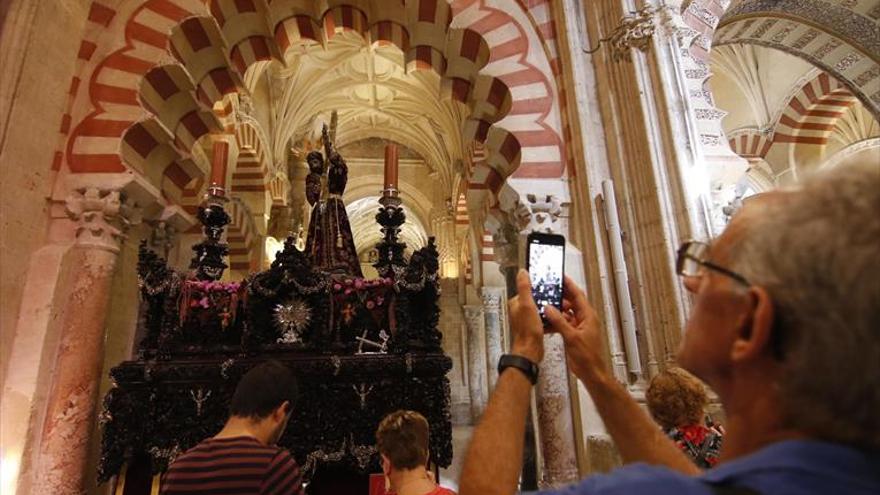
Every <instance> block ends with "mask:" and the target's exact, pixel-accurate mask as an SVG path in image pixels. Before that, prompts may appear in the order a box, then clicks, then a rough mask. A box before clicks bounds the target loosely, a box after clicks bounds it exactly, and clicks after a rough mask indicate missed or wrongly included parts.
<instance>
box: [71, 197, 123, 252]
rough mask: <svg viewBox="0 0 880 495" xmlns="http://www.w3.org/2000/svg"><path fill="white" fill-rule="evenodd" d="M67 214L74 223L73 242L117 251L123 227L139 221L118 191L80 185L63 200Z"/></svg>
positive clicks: (121, 238)
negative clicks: (75, 225) (75, 224)
mask: <svg viewBox="0 0 880 495" xmlns="http://www.w3.org/2000/svg"><path fill="white" fill-rule="evenodd" d="M65 203H66V205H65V206H66V210H67V215H68V216H69V217H70V218H71V219H73V220H75V221H76V222H77V227H76V244H77V245H79V246H87V247H95V248H99V249H106V250H109V251H113V252H119V244H120V242H122V240H124V239H125V232H124V231H125V230H126V229H127V228H128V226H129V225H131V224H132V223H139V221H140V218H139V217H140V212H139V211H138V209H137V208H134V207H132V206H131V205H126V204H125V202H124V200H123V198H122V196H121V195H120V192H119V191H118V190H112V189H110V190H108V189H101V188H98V187H83V188H79V189H76V190H74V191H73V192H71V193H70V195H69V196H68V197H67V199H66V200H65Z"/></svg>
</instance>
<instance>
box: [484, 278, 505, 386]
mask: <svg viewBox="0 0 880 495" xmlns="http://www.w3.org/2000/svg"><path fill="white" fill-rule="evenodd" d="M482 297H483V314H484V315H485V323H486V372H487V377H488V384H489V393H491V392H492V391H493V390H495V383H496V382H498V360H499V359H501V355H502V354H504V335H503V333H502V332H503V326H502V324H501V303H502V301H503V300H504V289H503V288H501V287H483V293H482Z"/></svg>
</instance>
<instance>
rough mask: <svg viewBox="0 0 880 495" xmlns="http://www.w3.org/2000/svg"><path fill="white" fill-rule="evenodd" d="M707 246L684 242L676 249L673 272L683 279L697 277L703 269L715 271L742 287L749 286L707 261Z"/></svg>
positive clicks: (740, 277) (747, 283)
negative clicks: (740, 284)
mask: <svg viewBox="0 0 880 495" xmlns="http://www.w3.org/2000/svg"><path fill="white" fill-rule="evenodd" d="M708 253H709V245H708V244H706V243H705V242H700V241H684V242H683V243H682V244H681V247H679V248H678V254H677V257H676V260H675V270H676V271H677V272H678V274H679V275H681V276H683V277H698V276H700V275H701V272H702V270H703V268H708V269H710V270H715V271H716V272H718V273H723V274H724V275H727V276H728V277H730V278H732V279H734V280H736V281H737V282H740V283H742V284H744V285H751V284H750V283H749V281H748V280H746V278H745V277H743V276H742V275H740V274H739V273H736V272H734V271H731V270H728V269H727V268H724V267H723V266H719V265H716V264H715V263H712V262H711V261H707V260H706V258H707V257H708Z"/></svg>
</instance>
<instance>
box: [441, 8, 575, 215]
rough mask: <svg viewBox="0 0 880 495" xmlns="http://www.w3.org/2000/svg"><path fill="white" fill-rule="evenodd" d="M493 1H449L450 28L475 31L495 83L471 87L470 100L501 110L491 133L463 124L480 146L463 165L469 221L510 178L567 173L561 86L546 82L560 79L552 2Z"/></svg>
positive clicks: (478, 123) (482, 124)
mask: <svg viewBox="0 0 880 495" xmlns="http://www.w3.org/2000/svg"><path fill="white" fill-rule="evenodd" d="M499 3H500V2H492V1H486V0H455V1H453V2H452V9H453V12H455V18H454V21H453V26H460V27H466V28H468V29H471V30H474V31H476V32H477V33H479V34H480V35H481V36H482V38H483V39H484V40H486V43H487V45H488V50H489V61H488V63H487V65H486V67H485V68H484V70H483V73H486V74H490V75H491V76H493V77H494V78H495V80H494V81H492V85H487V84H484V85H483V86H482V87H477V88H474V97H475V98H476V99H479V100H480V101H482V102H486V103H484V104H492V103H494V106H496V107H499V108H501V109H505V110H507V111H506V112H505V113H504V117H503V118H502V119H501V120H500V121H497V122H491V124H494V125H492V126H491V127H490V125H489V124H490V122H488V121H486V120H483V119H479V118H478V119H475V120H471V121H468V124H466V125H470V126H473V127H474V129H473V130H472V131H470V132H473V134H474V135H475V136H476V137H477V138H478V140H480V141H484V146H475V147H474V149H473V150H472V152H471V156H470V157H469V158H470V159H469V160H467V161H468V165H469V172H470V177H469V189H468V192H467V196H468V203H469V204H470V205H472V206H471V208H472V209H473V208H475V207H476V205H480V206H479V209H480V210H481V211H479V215H472V217H473V218H482V217H484V216H485V214H486V211H488V209H489V208H490V207H491V206H492V204H494V202H495V200H494V198H495V197H496V196H497V195H498V193H499V192H500V190H501V187H502V185H503V184H504V181H505V179H506V177H507V176H508V175H510V174H514V176H516V177H532V178H556V177H560V176H562V175H563V174H564V172H565V168H566V151H565V147H564V143H563V141H562V139H561V134H562V132H563V131H564V127H563V124H562V120H561V117H562V113H563V112H561V110H560V106H561V101H560V93H561V91H560V90H561V88H559V87H557V86H556V85H555V83H554V82H553V81H552V80H551V77H552V76H554V75H559V63H558V56H557V53H558V49H557V45H556V29H555V25H554V23H553V21H552V13H551V12H550V4H549V2H546V1H539V2H528V4H529V5H528V6H524V5H521V4H519V5H516V6H515V7H514V8H499V6H498V4H499ZM557 79H560V78H557ZM490 102H491V103H490ZM477 116H478V117H479V114H477ZM497 129H503V130H504V132H497ZM511 164H518V166H517V168H516V169H515V170H511V169H507V168H505V167H506V166H510V165H511Z"/></svg>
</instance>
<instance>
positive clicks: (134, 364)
mask: <svg viewBox="0 0 880 495" xmlns="http://www.w3.org/2000/svg"><path fill="white" fill-rule="evenodd" d="M323 141H324V152H323V154H322V153H321V152H320V151H312V152H311V153H309V155H308V158H307V161H308V162H309V167H310V174H309V177H308V178H307V180H306V196H307V199H308V200H309V202H310V203H311V204H312V208H313V210H312V215H311V219H310V225H309V232H308V239H307V242H306V249H305V250H303V251H301V250H299V249H298V248H297V247H296V242H295V239H294V238H293V237H292V236H291V237H288V239H287V240H286V242H285V243H284V249H283V250H282V251H281V252H279V253H278V254H277V256H276V258H275V260H274V261H273V262H272V265H271V267H270V268H269V269H268V270H266V271H263V272H259V273H254V274H252V275H250V276H248V277H247V278H246V279H244V280H241V281H233V282H227V281H221V280H220V279H221V277H222V274H223V272H224V270H225V269H226V268H227V265H226V263H225V262H224V258H225V256H226V255H227V254H228V246H227V244H226V243H225V242H223V240H222V234H223V229H224V227H225V226H226V225H227V224H228V223H229V215H228V214H227V213H226V211H225V210H224V203H225V202H226V198H225V192H224V190H223V188H222V187H221V185H220V184H222V182H220V183H219V184H217V183H215V184H212V185H211V187H209V189H208V193H207V195H206V197H205V201H204V203H203V204H202V206H201V207H200V208H199V211H198V219H199V221H200V222H201V224H202V226H203V230H204V239H203V240H202V241H201V242H199V243H198V244H196V245H195V246H193V248H192V249H193V251H194V255H193V258H192V263H191V265H190V270H189V271H188V272H186V273H183V272H179V271H176V270H174V269H172V268H170V267H169V266H168V265H167V262H166V261H165V260H164V259H162V258H161V257H159V256H158V255H157V254H156V253H154V252H152V251H150V250H149V249H147V248H146V245H145V244H143V243H142V244H141V246H140V255H139V260H138V266H137V270H138V285H139V288H140V307H139V318H138V323H137V336H139V337H140V344H139V348H138V356H137V359H134V360H131V361H125V362H123V363H121V364H120V365H118V366H116V367H115V368H113V369H112V370H111V372H110V375H111V378H112V380H113V383H114V386H113V388H112V389H111V390H110V391H109V392H108V393H107V395H106V396H105V397H104V402H103V412H102V413H101V416H100V424H101V426H102V433H103V435H102V440H101V459H100V464H99V468H98V469H99V473H98V475H99V479H100V480H101V481H108V480H110V479H114V480H116V487H117V488H116V493H118V494H120V495H130V494H137V493H150V491H149V490H150V487H151V486H155V485H156V484H157V483H158V475H159V474H160V473H161V472H162V471H164V470H165V469H166V468H167V466H168V465H169V463H170V462H172V461H173V459H174V458H175V457H176V456H177V455H179V454H180V453H182V452H184V451H186V450H187V449H188V448H190V447H192V446H194V445H195V444H197V443H198V442H200V441H201V440H202V439H204V438H207V437H210V436H212V435H214V434H215V433H216V432H217V431H219V430H220V428H221V427H222V425H223V423H224V421H225V420H226V418H227V414H228V409H227V407H228V403H229V399H230V397H231V395H232V392H233V390H234V388H235V385H236V383H237V382H238V379H239V378H240V377H241V376H242V375H243V374H244V373H245V372H247V370H249V369H250V368H251V367H252V366H254V365H255V364H257V363H259V362H262V361H264V360H266V359H269V358H271V359H277V360H279V361H281V362H283V363H285V364H287V365H288V366H290V368H291V369H292V370H294V372H295V373H296V375H297V377H298V380H299V384H300V386H299V390H300V395H299V400H298V403H297V404H296V407H294V410H293V415H292V417H291V420H290V423H289V425H288V428H287V430H286V431H285V434H284V436H283V437H282V438H281V440H280V442H279V444H280V445H282V446H284V447H286V448H288V449H290V451H291V453H292V454H293V456H294V458H295V459H296V461H297V462H298V464H299V465H300V466H301V468H302V471H303V473H304V475H305V478H306V480H309V481H312V483H311V486H310V489H311V490H310V492H309V493H327V492H328V491H333V490H338V487H337V488H335V489H334V488H329V487H330V486H331V485H332V484H333V480H336V481H339V480H342V479H349V480H357V479H361V478H365V477H366V475H367V474H368V473H371V472H381V469H380V468H379V459H378V454H377V452H376V449H375V438H374V434H375V430H376V427H377V425H378V423H379V421H380V420H381V419H382V418H383V417H384V415H386V414H388V413H390V412H392V411H395V410H397V409H412V410H416V411H419V412H420V413H422V414H423V415H424V416H425V417H426V418H427V419H428V421H429V423H430V425H431V438H430V452H431V460H432V461H433V462H434V463H435V464H436V465H437V466H440V467H446V466H448V465H449V464H450V462H451V460H452V427H451V420H450V392H449V382H448V379H447V378H446V374H447V373H448V372H449V370H450V369H451V367H452V362H451V360H450V358H449V357H448V356H446V355H444V354H443V351H442V349H441V347H440V340H441V334H440V332H439V331H438V329H437V324H438V320H439V312H440V311H439V306H438V297H439V281H438V268H439V263H438V252H437V250H436V248H435V245H434V240H433V238H432V239H430V240H429V241H428V245H427V246H425V247H423V248H421V249H418V250H415V251H413V252H412V253H411V254H410V255H409V257H408V258H407V257H406V256H404V252H405V250H406V247H407V246H406V245H405V244H404V243H402V242H400V240H399V239H398V234H399V232H400V228H401V226H402V225H403V223H404V221H405V214H404V211H403V208H402V204H401V200H400V197H399V191H398V188H397V150H396V147H395V146H394V145H389V146H387V147H386V161H385V188H384V190H383V191H382V196H381V198H380V200H379V203H380V207H379V209H378V213H377V214H376V222H377V223H378V227H377V228H380V229H381V232H382V235H383V237H382V239H381V241H380V242H379V243H378V244H377V245H376V249H377V251H378V253H379V256H378V261H376V263H375V264H374V265H373V266H375V268H376V270H377V271H378V273H379V277H378V278H375V279H365V278H364V277H363V276H362V275H361V269H360V265H359V261H358V258H357V253H355V252H354V242H353V238H352V233H351V228H350V226H349V222H348V218H347V216H346V214H345V205H344V204H343V203H342V192H343V191H344V189H345V184H346V181H347V173H348V169H347V166H346V164H345V160H344V159H343V158H342V156H341V155H340V154H339V153H338V152H337V151H336V150H335V149H334V147H333V143H332V136H331V134H330V133H328V131H327V129H326V127H325V130H324V134H323ZM322 475H323V479H324V481H322V480H321V479H322ZM330 478H332V479H333V480H330V481H328V479H330ZM321 486H324V487H325V488H323V490H325V491H323V492H322V491H321V490H322V488H321ZM353 486H354V485H350V486H349V487H348V488H346V490H353V489H355V488H352V487H353ZM357 486H358V487H360V486H361V485H357ZM362 488H363V490H362V491H363V492H364V493H366V489H367V488H366V484H364V485H362ZM356 489H357V490H358V491H361V488H356ZM144 490H146V491H144ZM346 493H352V494H354V493H357V492H355V491H347V492H346Z"/></svg>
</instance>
